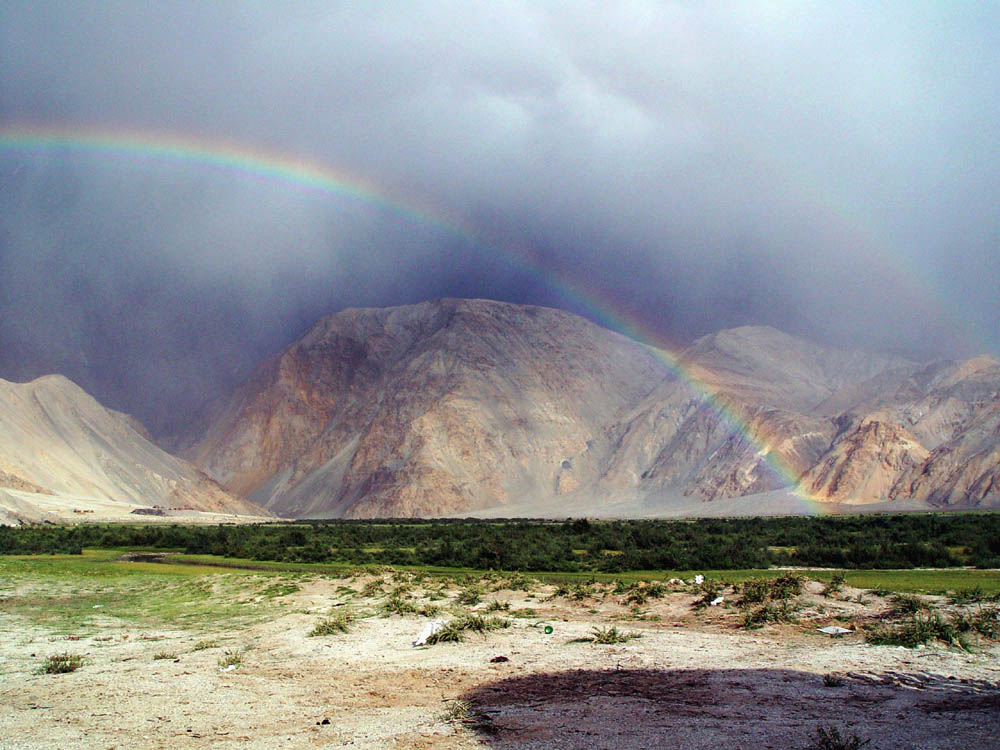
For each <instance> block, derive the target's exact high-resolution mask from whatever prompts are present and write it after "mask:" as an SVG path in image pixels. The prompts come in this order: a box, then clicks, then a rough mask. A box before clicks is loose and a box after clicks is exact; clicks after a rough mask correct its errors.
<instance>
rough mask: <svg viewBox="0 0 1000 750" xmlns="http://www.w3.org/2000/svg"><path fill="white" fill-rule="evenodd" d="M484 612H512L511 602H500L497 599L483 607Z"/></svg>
mask: <svg viewBox="0 0 1000 750" xmlns="http://www.w3.org/2000/svg"><path fill="white" fill-rule="evenodd" d="M483 611H484V612H510V602H500V601H497V600H496V599H494V600H492V601H491V602H489V603H488V604H487V605H486V607H485V608H484V609H483Z"/></svg>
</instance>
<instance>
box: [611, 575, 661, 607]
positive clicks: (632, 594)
mask: <svg viewBox="0 0 1000 750" xmlns="http://www.w3.org/2000/svg"><path fill="white" fill-rule="evenodd" d="M616 590H617V589H616ZM666 593H667V587H666V585H665V584H664V583H663V582H662V581H636V582H635V583H634V584H632V586H631V587H630V588H629V589H628V596H626V597H625V603H626V604H637V605H638V604H645V603H646V602H647V601H648V600H650V599H659V598H661V597H662V596H664V595H665V594H666Z"/></svg>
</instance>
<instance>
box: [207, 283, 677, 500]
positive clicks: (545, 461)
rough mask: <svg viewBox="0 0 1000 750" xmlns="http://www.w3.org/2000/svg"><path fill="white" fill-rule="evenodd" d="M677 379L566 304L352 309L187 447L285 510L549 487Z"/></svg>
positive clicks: (283, 358) (279, 363)
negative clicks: (664, 383)
mask: <svg viewBox="0 0 1000 750" xmlns="http://www.w3.org/2000/svg"><path fill="white" fill-rule="evenodd" d="M664 374H665V372H664V369H663V367H662V365H661V364H660V363H659V362H658V360H657V359H656V357H655V356H654V355H653V354H652V353H651V352H650V351H649V350H648V349H647V348H646V347H643V346H642V345H640V344H637V343H636V342H634V341H631V340H630V339H628V338H625V337H623V336H619V335H617V334H614V333H611V332H609V331H607V330H604V329H602V328H599V327H598V326H595V325H592V324H590V323H588V322H586V321H584V320H582V319H581V318H579V317H576V316H574V315H571V314H569V313H565V312H561V311H558V310H550V309H545V308H539V307H522V306H516V305H509V304H503V303H497V302H488V301H482V300H440V301H436V302H428V303H423V304H419V305H412V306H407V307H397V308H389V309H357V310H346V311H344V312H341V313H338V314H336V315H331V316H329V317H327V318H324V319H323V320H321V321H319V322H318V323H317V324H316V325H315V326H314V327H313V328H312V329H311V330H310V331H309V332H307V333H306V335H305V336H303V337H302V338H301V339H300V340H299V341H297V342H295V343H294V344H293V345H292V346H290V347H289V348H288V349H286V350H285V351H284V352H282V353H281V354H280V355H278V356H277V357H275V358H273V359H271V360H270V361H268V362H266V363H264V364H263V365H262V366H261V367H260V368H259V370H258V371H257V373H256V374H255V375H254V377H253V378H252V379H251V380H250V381H248V382H247V383H246V384H245V385H244V386H243V387H242V388H241V389H240V390H239V391H238V392H237V394H236V395H235V396H234V398H233V399H232V400H231V401H230V402H229V403H228V404H227V405H226V407H225V408H224V409H223V411H222V413H221V416H220V417H219V418H218V419H217V420H216V421H215V422H214V423H213V424H212V425H211V427H210V428H209V429H208V431H207V432H206V433H205V434H204V435H203V436H201V438H200V439H199V440H198V441H197V442H196V443H195V444H194V447H193V448H192V449H191V450H190V451H189V452H188V454H187V455H188V456H190V457H191V458H192V459H193V460H194V461H195V462H196V463H197V464H198V465H200V466H202V467H203V468H204V469H205V470H206V471H207V472H208V473H209V474H210V475H212V476H213V477H215V478H216V479H218V480H219V481H220V482H222V483H223V484H225V485H226V486H227V487H229V488H232V489H233V490H235V491H238V492H241V493H245V494H246V495H247V496H249V497H251V498H253V499H255V500H257V501H258V502H260V503H262V504H263V505H265V506H266V507H268V508H269V509H271V510H273V511H275V512H276V513H279V514H282V515H292V516H302V515H323V516H339V515H350V516H368V515H404V516H408V515H439V514H443V513H449V512H458V511H462V510H465V509H471V508H483V507H489V506H494V505H502V504H506V503H508V502H511V501H512V500H514V499H523V498H526V497H528V498H535V497H537V498H546V497H549V496H551V495H552V494H553V493H554V492H555V491H556V487H557V486H562V488H563V490H564V491H566V488H567V486H568V485H572V484H573V482H574V480H573V479H572V478H569V477H568V476H563V475H564V474H565V472H566V469H565V468H564V467H568V466H571V465H572V463H573V462H574V460H575V457H577V456H579V455H580V454H584V453H586V452H587V451H588V449H589V446H592V445H593V444H594V441H596V440H598V439H600V438H601V437H603V432H604V427H605V425H607V424H609V423H611V422H613V421H614V420H615V419H617V418H619V417H620V416H621V414H622V413H623V412H624V411H625V410H626V409H627V408H628V407H629V406H630V405H631V404H633V403H635V402H636V401H638V400H639V399H640V398H641V397H642V396H644V395H645V394H646V393H648V392H649V391H650V390H651V389H652V388H653V387H654V386H655V385H656V383H658V382H659V381H660V380H662V378H663V377H664Z"/></svg>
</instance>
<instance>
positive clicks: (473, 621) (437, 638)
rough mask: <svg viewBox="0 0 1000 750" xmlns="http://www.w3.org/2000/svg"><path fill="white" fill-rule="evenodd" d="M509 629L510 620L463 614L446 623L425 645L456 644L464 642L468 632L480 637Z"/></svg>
mask: <svg viewBox="0 0 1000 750" xmlns="http://www.w3.org/2000/svg"><path fill="white" fill-rule="evenodd" d="M509 627H510V620H504V619H503V618H500V617H484V616H483V615H478V614H465V615H461V616H459V617H456V618H455V619H454V620H452V621H450V622H448V623H446V624H445V625H444V627H443V628H441V629H440V630H439V631H437V632H436V633H432V634H431V636H430V637H429V638H428V639H427V645H429V646H431V645H434V644H435V643H457V642H459V641H464V640H465V634H466V633H468V632H470V631H471V632H474V633H479V634H480V635H485V634H486V633H488V632H490V631H493V630H501V629H503V628H509Z"/></svg>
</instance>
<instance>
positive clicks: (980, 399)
mask: <svg viewBox="0 0 1000 750" xmlns="http://www.w3.org/2000/svg"><path fill="white" fill-rule="evenodd" d="M0 400H2V403H3V404H4V409H3V410H2V411H0V522H2V521H4V520H5V519H6V520H11V519H19V520H22V521H23V520H29V521H37V520H41V519H44V518H47V516H46V515H45V514H46V513H49V514H56V515H58V513H57V510H53V507H55V508H56V509H58V508H60V507H61V508H63V509H64V510H65V509H66V508H69V507H70V506H74V507H75V506H86V503H87V502H90V503H92V504H93V503H95V502H96V503H98V505H99V504H100V503H104V504H105V505H108V504H110V506H114V508H117V510H118V511H119V512H136V511H137V509H138V511H139V512H148V511H147V510H146V509H150V508H153V506H158V507H162V508H172V507H173V508H176V507H183V508H187V509H196V510H201V511H211V512H225V513H237V514H243V515H257V516H259V515H261V514H266V513H273V514H275V515H278V516H284V517H341V516H347V517H369V516H405V517H415V516H441V515H494V516H503V515H531V516H566V515H670V514H677V515H713V514H719V513H725V514H750V515H752V514H756V513H768V512H796V511H801V510H803V509H804V507H806V506H803V505H802V503H803V499H805V500H807V501H808V503H809V504H810V507H812V508H815V507H818V506H816V503H824V504H827V505H826V507H828V508H830V509H841V510H843V509H846V508H851V509H855V510H866V509H879V510H885V509H892V508H900V509H914V508H919V509H930V508H991V507H997V506H1000V363H998V362H997V361H996V360H994V359H992V358H990V357H987V356H981V357H977V358H974V359H970V360H967V361H944V360H939V361H933V362H914V361H910V360H907V359H905V358H903V357H899V356H895V355H889V354H879V353H866V352H857V351H845V350H839V349H834V348H830V347H827V346H822V345H819V344H815V343H811V342H807V341H804V340H801V339H798V338H795V337H793V336H790V335H788V334H785V333H782V332H780V331H778V330H775V329H773V328H768V327H742V328H735V329H730V330H725V331H720V332H718V333H715V334H712V335H709V336H705V337H703V338H700V339H698V340H696V341H694V342H693V343H692V344H691V345H690V346H688V347H687V348H685V349H683V350H681V351H678V352H666V351H661V350H658V349H656V348H653V347H649V346H646V345H644V344H641V343H639V342H637V341H634V340H632V339H630V338H627V337H625V336H622V335H620V334H618V333H614V332H612V331H609V330H606V329H604V328H601V327H599V326H597V325H595V324H593V323H590V322H588V321H586V320H584V319H582V318H580V317H578V316H575V315H573V314H570V313H568V312H563V311H560V310H554V309H548V308H543V307H534V306H524V305H514V304H509V303H501V302H493V301H487V300H465V299H442V300H435V301H432V302H425V303H421V304H416V305H408V306H403V307H393V308H381V309H348V310H344V311H342V312H339V313H336V314H334V315H330V316H327V317H325V318H323V319H321V320H319V321H318V322H317V323H316V324H315V325H314V326H312V328H310V329H309V330H308V331H307V332H306V333H305V334H304V335H303V336H302V337H301V338H300V339H299V340H297V341H295V342H294V343H292V344H291V345H290V346H288V347H287V348H286V349H285V350H284V351H282V352H280V353H278V354H277V355H275V356H274V357H272V358H270V359H268V360H267V361H265V362H263V363H261V364H260V365H259V366H258V367H257V369H256V370H255V371H254V372H253V373H252V375H251V376H250V377H249V378H248V379H247V380H246V381H245V382H244V383H243V384H242V385H241V386H240V387H239V388H237V389H236V390H235V392H234V393H232V394H231V395H229V396H227V397H225V398H223V399H221V400H219V401H217V402H215V403H213V404H211V405H209V406H208V407H206V408H205V409H204V411H203V412H202V413H201V414H200V416H199V418H198V419H197V420H195V421H194V422H193V423H192V424H191V425H190V426H189V428H188V429H187V430H186V431H185V432H183V433H182V434H180V435H175V436H171V437H170V438H169V439H162V440H161V441H160V442H161V445H163V446H164V447H167V448H169V449H170V450H171V452H172V453H175V454H177V455H171V454H168V453H167V452H165V451H164V450H162V449H161V448H160V447H157V445H155V444H154V442H153V441H152V439H151V438H150V436H149V435H148V434H146V433H145V430H144V429H143V428H142V426H141V425H140V424H138V423H137V422H136V421H135V420H133V419H132V418H130V417H128V416H126V415H123V414H119V413H117V412H115V411H113V410H110V409H107V408H105V407H103V406H101V405H100V404H99V403H97V401H95V400H94V399H93V398H91V397H90V396H89V395H87V394H86V393H84V392H83V391H82V390H81V389H80V388H78V387H77V386H75V385H74V384H73V383H71V382H70V381H68V380H66V379H65V378H63V377H61V376H47V377H44V378H40V379H38V380H35V381H32V382H31V383H22V384H17V383H7V382H6V381H0ZM789 485H795V487H796V491H795V492H791V491H790V490H789ZM60 504H61V505H60ZM110 506H109V507H110ZM102 507H103V506H102ZM45 508H48V510H47V511H46V510H45ZM263 509H266V510H263ZM775 509H777V510H775ZM105 510H107V508H105ZM109 512H110V511H109ZM48 517H51V516H48Z"/></svg>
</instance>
